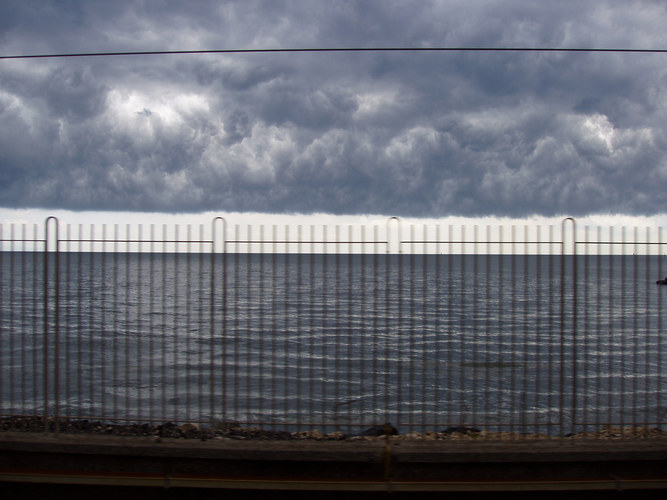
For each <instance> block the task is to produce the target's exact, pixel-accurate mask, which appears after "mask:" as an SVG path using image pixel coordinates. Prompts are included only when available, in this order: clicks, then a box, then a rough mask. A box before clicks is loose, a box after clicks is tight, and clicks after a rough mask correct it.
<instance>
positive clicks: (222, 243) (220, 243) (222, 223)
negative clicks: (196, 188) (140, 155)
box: [209, 217, 227, 424]
mask: <svg viewBox="0 0 667 500" xmlns="http://www.w3.org/2000/svg"><path fill="white" fill-rule="evenodd" d="M216 228H219V229H221V233H220V237H219V238H218V233H217V231H216ZM218 253H222V255H223V259H222V280H223V281H222V282H223V290H222V294H221V295H222V297H221V299H222V348H223V352H222V353H221V356H222V363H221V366H222V380H221V384H222V387H221V400H222V401H221V412H222V414H221V420H222V421H223V422H222V423H223V424H224V420H225V417H226V415H225V412H226V410H227V408H226V405H225V387H226V380H225V375H224V374H225V369H224V366H225V363H224V361H225V358H226V351H225V349H226V347H225V346H226V324H227V308H226V306H227V299H226V297H227V290H226V289H225V287H224V284H226V283H227V269H226V263H227V256H226V253H227V221H226V220H225V219H224V218H223V217H215V218H214V219H213V220H212V221H211V290H210V292H211V293H210V297H211V299H210V304H209V309H210V323H209V324H210V332H209V334H210V335H209V337H210V339H209V340H210V346H209V356H210V358H209V364H210V391H209V398H210V401H209V404H210V407H211V416H210V418H211V423H212V422H213V418H214V415H215V410H216V408H215V368H214V367H215V363H214V359H213V358H214V352H215V349H214V347H215V337H216V331H215V311H216V303H215V298H216V294H215V289H216V281H215V277H216V273H217V269H216V263H217V260H216V255H218Z"/></svg>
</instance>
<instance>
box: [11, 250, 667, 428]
mask: <svg viewBox="0 0 667 500" xmlns="http://www.w3.org/2000/svg"><path fill="white" fill-rule="evenodd" d="M577 259H578V260H577V262H576V270H575V261H574V260H573V257H565V258H561V257H560V256H512V255H502V256H498V255H495V256H470V255H467V256H462V255H428V256H423V255H402V256H396V255H322V254H317V255H315V254H301V255H293V254H292V255H287V254H250V255H235V254H228V255H226V256H224V255H215V256H212V255H210V254H166V255H165V254H135V253H117V254H111V253H105V254H102V253H75V252H71V253H61V254H60V258H59V260H58V262H56V260H55V257H54V256H53V254H51V255H50V260H48V262H46V261H45V260H44V257H43V254H38V253H30V252H26V253H9V252H3V253H0V271H1V272H2V274H1V277H0V279H1V285H2V287H1V290H0V362H1V368H0V376H1V379H0V411H1V412H2V413H4V414H11V413H20V414H32V413H37V414H42V413H43V412H44V405H45V404H47V405H48V412H49V414H52V415H55V414H56V413H57V414H59V415H67V416H71V417H73V418H95V419H106V420H118V421H126V420H127V421H149V420H154V421H166V420H171V421H194V422H210V421H222V420H226V421H238V422H241V423H245V424H248V425H258V426H263V427H266V428H274V429H287V430H296V429H299V430H301V429H304V430H305V429H310V428H319V429H321V430H324V431H331V430H334V429H337V428H339V429H341V430H344V431H352V432H354V431H357V430H358V429H359V428H360V427H364V426H368V425H371V424H376V423H381V422H385V421H390V422H391V423H392V424H394V425H395V426H397V427H399V428H400V430H401V431H402V432H406V431H409V430H411V429H416V430H441V428H444V427H447V426H452V425H466V426H475V427H478V428H487V429H494V430H495V429H503V430H511V431H516V432H524V431H525V432H546V433H550V434H564V433H568V432H574V431H580V430H584V429H593V428H599V427H600V426H601V425H603V424H606V423H615V424H617V425H652V426H655V425H658V424H659V423H660V422H664V421H665V420H666V419H667V401H665V399H667V398H665V397H664V396H663V395H662V393H663V392H664V390H665V389H666V388H667V370H666V367H667V358H666V356H667V340H665V338H664V335H663V333H664V330H663V328H662V321H663V318H662V308H663V306H664V303H665V300H666V299H665V295H667V293H666V292H667V287H666V289H665V290H664V291H663V287H660V286H658V285H656V284H655V280H656V279H658V278H659V277H660V276H661V273H665V272H666V271H667V266H665V268H664V269H663V267H662V264H661V262H660V259H659V258H658V257H645V256H641V257H640V256H637V257H634V256H626V257H620V256H613V257H609V256H602V257H583V256H580V257H578V258H577ZM45 263H46V264H47V265H48V268H47V269H46V272H45V269H44V266H45ZM575 271H576V272H575ZM45 276H46V277H47V279H46V281H45ZM56 305H57V307H56ZM45 367H46V377H45ZM45 381H46V382H45Z"/></svg>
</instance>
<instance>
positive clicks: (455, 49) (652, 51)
mask: <svg viewBox="0 0 667 500" xmlns="http://www.w3.org/2000/svg"><path fill="white" fill-rule="evenodd" d="M281 52H282V53H288V52H312V53H314V52H615V53H638V54H661V53H667V49H631V48H616V49H614V48H568V47H329V48H295V49H289V48H283V49H207V50H143V51H130V52H78V53H55V54H22V55H9V56H2V55H0V59H56V58H68V57H111V56H167V55H178V54H268V53H281Z"/></svg>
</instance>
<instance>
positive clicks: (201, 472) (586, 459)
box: [0, 432, 667, 494]
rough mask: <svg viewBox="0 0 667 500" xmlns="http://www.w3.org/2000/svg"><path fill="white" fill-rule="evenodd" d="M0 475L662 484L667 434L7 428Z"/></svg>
mask: <svg viewBox="0 0 667 500" xmlns="http://www.w3.org/2000/svg"><path fill="white" fill-rule="evenodd" d="M0 485H2V487H4V488H9V487H11V486H12V485H14V486H17V487H18V486H19V485H54V486H55V485H69V486H70V487H75V486H79V487H84V486H86V487H91V486H105V487H112V486H113V487H141V488H145V491H147V492H148V491H152V490H155V491H157V490H160V491H162V492H164V491H179V490H185V489H188V490H192V489H196V490H198V491H200V492H203V491H212V490H216V491H220V490H221V489H224V490H228V491H232V490H233V491H246V492H250V491H254V492H258V491H267V490H270V491H274V492H275V491H292V492H299V491H300V492H314V491H326V492H349V493H354V492H366V493H378V494H380V493H383V494H384V493H387V492H393V493H395V494H400V493H403V492H405V493H408V492H411V493H416V492H424V493H426V492H441V493H442V492H452V493H454V492H458V493H464V492H526V491H533V492H534V491H543V492H557V491H561V492H562V491H590V492H605V491H606V492H612V491H657V490H662V489H667V440H666V439H636V440H549V441H507V442H484V441H483V442H473V441H459V442H457V441H447V442H442V441H418V440H397V439H391V438H389V439H387V438H386V437H380V438H375V439H367V440H343V441H326V442H325V441H308V440H303V441H271V440H233V439H219V440H211V441H205V442H203V441H199V440H192V439H155V438H144V437H119V436H99V435H70V434H62V435H53V434H36V433H16V432H6V433H0ZM663 494H664V492H663Z"/></svg>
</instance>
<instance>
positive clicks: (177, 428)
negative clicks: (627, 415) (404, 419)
mask: <svg viewBox="0 0 667 500" xmlns="http://www.w3.org/2000/svg"><path fill="white" fill-rule="evenodd" d="M58 423H59V430H60V432H64V433H79V434H84V433H87V434H109V435H118V436H147V437H152V438H154V439H155V440H156V442H157V443H159V442H162V440H163V439H164V438H180V439H200V440H202V441H206V440H209V439H214V440H221V439H241V440H245V439H253V440H316V441H319V440H330V441H334V440H335V441H340V440H346V441H374V440H377V439H390V440H391V441H403V440H406V441H409V440H412V441H419V440H428V441H440V440H441V441H466V440H467V441H472V440H475V441H519V440H526V441H529V440H548V439H562V437H555V436H554V437H550V436H548V435H546V434H521V433H517V432H503V431H488V430H486V429H481V430H480V429H476V428H465V427H458V428H457V427H452V428H447V429H445V430H444V431H442V432H436V431H426V432H424V433H420V432H417V431H410V432H408V433H407V434H403V435H399V434H398V431H397V430H396V429H395V428H394V427H393V426H391V424H389V423H387V424H385V425H382V426H374V427H371V428H369V429H366V431H364V432H362V433H361V434H358V435H347V434H345V433H344V432H342V431H335V432H332V433H329V434H324V433H322V432H321V431H319V430H317V429H314V430H309V431H300V432H292V433H289V432H286V431H275V430H266V429H261V428H258V427H243V426H241V425H240V424H238V423H236V422H233V423H232V422H230V423H222V424H220V423H216V424H213V425H211V426H210V427H202V426H201V425H199V424H196V423H183V424H175V423H173V422H164V423H162V424H158V425H153V424H148V423H144V424H126V425H121V424H110V423H106V422H99V421H90V420H86V419H82V420H74V419H72V420H68V419H61V420H60V421H59V422H58ZM46 424H47V426H48V428H49V430H51V431H55V430H56V429H55V425H56V422H55V419H53V418H49V419H47V421H46ZM44 427H45V425H44V417H38V416H30V415H18V416H11V417H2V418H0V432H2V431H13V432H44ZM387 431H388V432H389V433H387ZM637 438H642V439H646V438H652V439H658V438H662V439H665V438H667V431H663V430H661V429H658V428H655V427H646V426H626V427H622V428H621V427H618V426H614V425H604V426H602V427H601V428H600V429H599V430H598V431H582V432H578V433H576V434H573V435H568V436H566V437H565V439H575V440H586V439H589V440H600V439H637Z"/></svg>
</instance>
